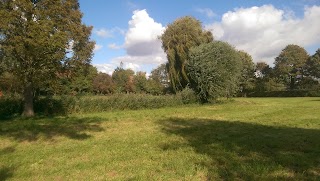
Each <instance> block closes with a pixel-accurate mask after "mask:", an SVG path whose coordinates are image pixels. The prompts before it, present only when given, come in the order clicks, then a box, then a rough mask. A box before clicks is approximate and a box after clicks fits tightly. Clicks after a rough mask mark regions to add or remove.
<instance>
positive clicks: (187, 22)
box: [160, 16, 213, 92]
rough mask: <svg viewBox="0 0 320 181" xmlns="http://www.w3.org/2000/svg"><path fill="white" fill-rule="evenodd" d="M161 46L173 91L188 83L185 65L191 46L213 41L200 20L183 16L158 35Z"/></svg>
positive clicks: (179, 89)
mask: <svg viewBox="0 0 320 181" xmlns="http://www.w3.org/2000/svg"><path fill="white" fill-rule="evenodd" d="M160 39H161V41H162V48H163V50H164V51H165V52H166V54H167V58H168V64H167V70H168V74H169V78H170V83H171V86H172V88H173V90H174V91H175V92H177V91H181V90H182V89H183V88H185V87H186V86H187V84H188V83H189V78H188V74H187V72H186V69H185V66H186V62H187V59H188V54H189V50H190V48H191V47H194V46H198V45H200V44H202V43H209V42H212V41H213V36H212V34H211V32H210V31H206V30H203V28H202V25H201V22H200V21H198V20H196V19H195V18H193V17H190V16H185V17H182V18H179V19H177V20H175V21H174V22H173V23H172V24H169V25H168V26H167V28H166V30H165V32H164V33H163V34H162V36H161V37H160Z"/></svg>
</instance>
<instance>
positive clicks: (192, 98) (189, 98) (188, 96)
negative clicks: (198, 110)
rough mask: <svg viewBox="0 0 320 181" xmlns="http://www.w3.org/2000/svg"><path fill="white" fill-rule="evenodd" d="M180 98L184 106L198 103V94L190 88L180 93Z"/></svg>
mask: <svg viewBox="0 0 320 181" xmlns="http://www.w3.org/2000/svg"><path fill="white" fill-rule="evenodd" d="M178 96H180V97H181V100H182V102H183V104H192V103H197V102H198V99H197V96H196V92H195V91H194V90H192V89H190V88H189V87H186V88H184V89H183V90H182V91H181V92H179V93H178Z"/></svg>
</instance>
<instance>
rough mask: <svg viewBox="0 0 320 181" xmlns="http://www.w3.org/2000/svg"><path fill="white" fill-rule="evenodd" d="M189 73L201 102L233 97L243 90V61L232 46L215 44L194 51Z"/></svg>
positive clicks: (189, 62)
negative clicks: (239, 90)
mask: <svg viewBox="0 0 320 181" xmlns="http://www.w3.org/2000/svg"><path fill="white" fill-rule="evenodd" d="M189 57H190V58H189V61H188V64H187V69H188V72H189V76H190V78H191V87H192V88H193V89H194V91H195V92H196V93H197V95H198V97H199V99H200V100H201V102H203V103H205V102H208V101H209V99H212V98H213V99H216V98H218V97H222V96H225V97H230V96H232V95H233V94H234V93H235V92H236V91H238V88H239V85H238V84H239V79H240V77H241V69H242V68H241V66H242V63H241V57H240V55H239V53H238V51H237V50H235V49H234V48H233V47H232V46H230V45H229V44H228V43H225V42H221V41H214V42H211V43H208V44H202V45H200V46H198V47H194V48H192V49H191V51H190V56H189Z"/></svg>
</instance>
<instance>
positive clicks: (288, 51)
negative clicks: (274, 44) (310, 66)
mask: <svg viewBox="0 0 320 181" xmlns="http://www.w3.org/2000/svg"><path fill="white" fill-rule="evenodd" d="M308 58H309V55H308V53H307V51H306V50H305V49H304V48H302V47H300V46H298V45H288V46H286V47H285V48H284V49H283V50H282V52H281V53H280V55H279V56H278V57H276V59H275V67H274V69H275V74H276V75H277V76H278V77H280V78H281V79H282V80H283V82H284V83H285V84H286V85H287V87H288V88H289V89H291V90H292V89H294V88H295V85H296V83H297V82H298V81H299V79H301V77H302V76H303V71H302V70H303V67H304V65H305V63H306V61H307V59H308Z"/></svg>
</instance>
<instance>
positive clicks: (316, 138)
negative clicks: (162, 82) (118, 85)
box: [0, 98, 320, 180]
mask: <svg viewBox="0 0 320 181" xmlns="http://www.w3.org/2000/svg"><path fill="white" fill-rule="evenodd" d="M319 106H320V98H277V99H276V98H237V99H235V100H234V101H229V102H227V103H221V104H216V105H203V106H199V105H189V106H185V107H170V108H161V109H153V110H137V111H115V112H108V113H92V114H82V115H72V116H69V117H52V118H45V117H43V118H42V117H37V118H35V119H22V118H16V119H13V120H3V121H0V180H6V179H8V180H320V111H319V110H318V109H319Z"/></svg>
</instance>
